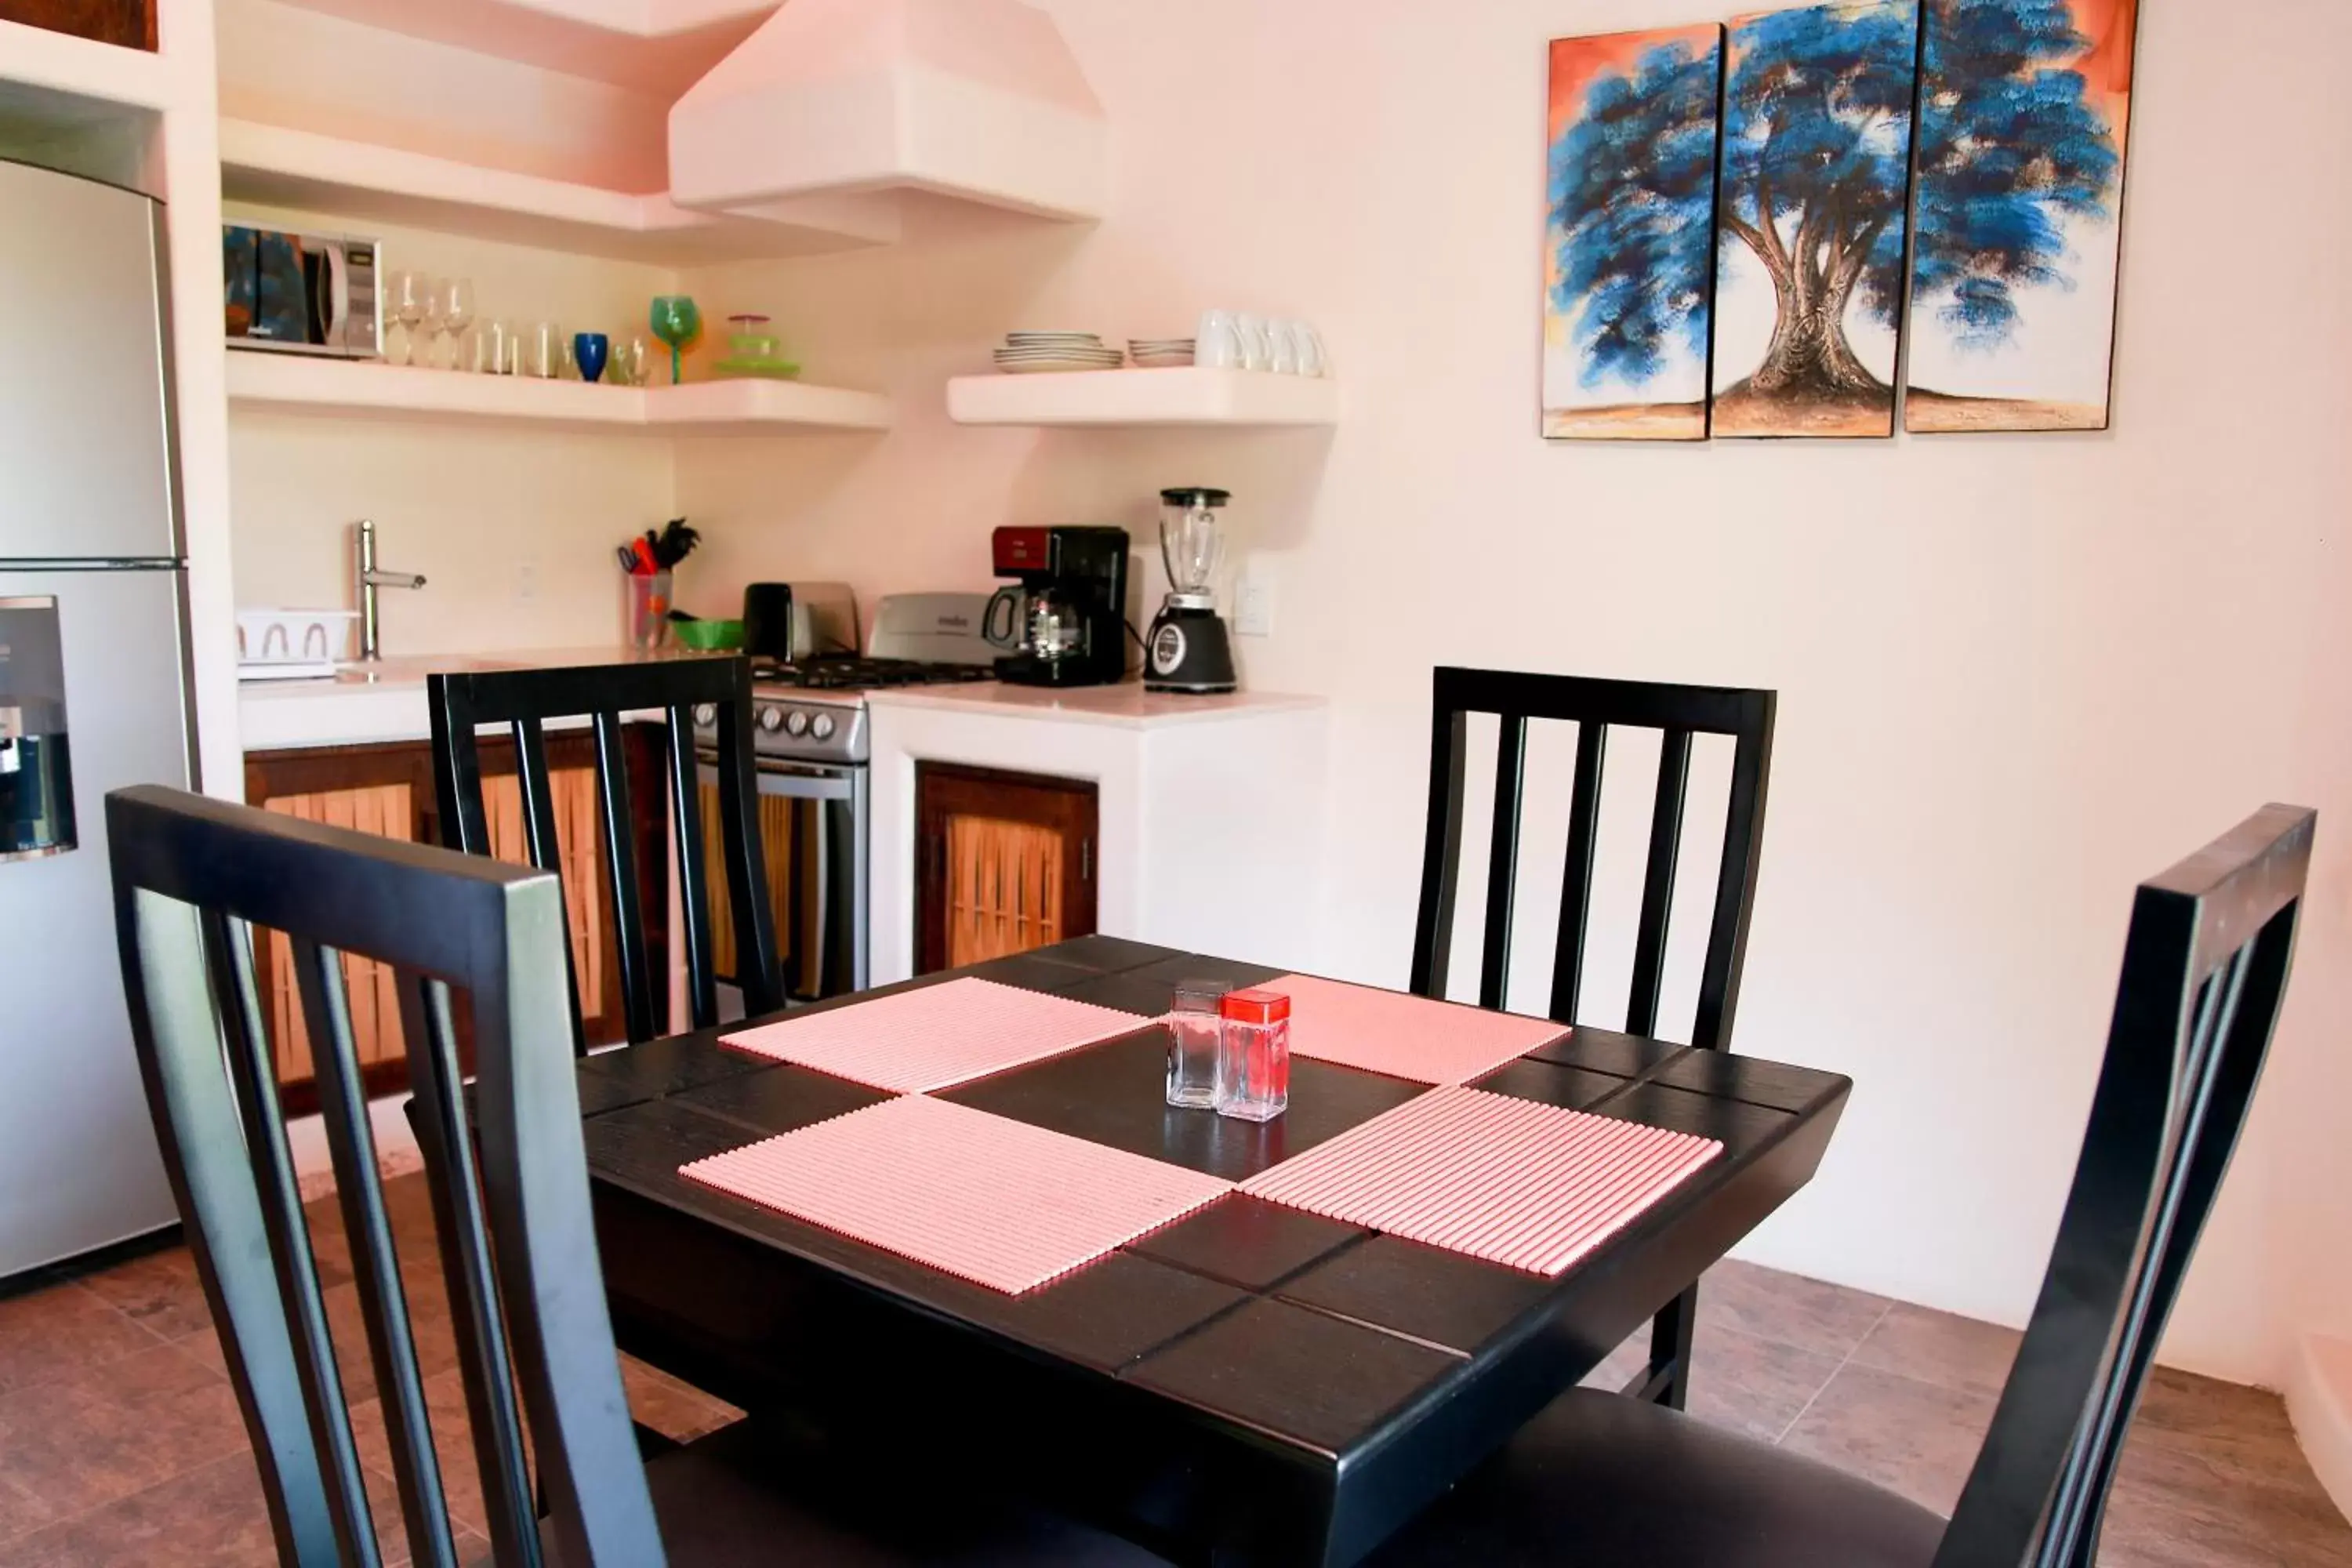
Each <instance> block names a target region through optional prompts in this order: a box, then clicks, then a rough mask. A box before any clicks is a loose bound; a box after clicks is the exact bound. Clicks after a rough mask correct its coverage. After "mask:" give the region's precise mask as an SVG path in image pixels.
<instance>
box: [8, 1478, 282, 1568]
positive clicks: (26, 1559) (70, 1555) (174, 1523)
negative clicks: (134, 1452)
mask: <svg viewBox="0 0 2352 1568" xmlns="http://www.w3.org/2000/svg"><path fill="white" fill-rule="evenodd" d="M0 1557H5V1560H6V1561H7V1562H8V1563H9V1564H11V1568H121V1564H125V1563H156V1564H163V1563H169V1564H171V1568H272V1565H273V1564H275V1563H277V1561H278V1551H277V1546H276V1543H275V1542H274V1541H273V1539H272V1537H271V1535H270V1533H269V1512H268V1506H267V1505H266V1504H265V1503H264V1502H263V1501H262V1498H261V1482H260V1479H259V1478H258V1477H257V1476H256V1474H255V1473H254V1468H253V1459H252V1457H251V1456H250V1455H247V1454H244V1453H238V1454H234V1455H231V1456H229V1457H227V1458H220V1459H215V1460H214V1461H213V1462H212V1463H210V1464H208V1465H205V1466H203V1467H201V1468H197V1469H194V1470H191V1471H189V1472H188V1473H186V1474H185V1475H182V1476H176V1477H174V1478H173V1479H170V1480H167V1481H163V1482H162V1483H160V1484H159V1485H155V1486H152V1487H149V1488H147V1489H145V1490H144V1491H140V1492H135V1493H133V1494H131V1496H129V1497H126V1498H124V1499H122V1500H120V1501H118V1502H115V1503H113V1504H111V1505H110V1506H108V1507H105V1508H101V1509H98V1510H95V1511H92V1512H89V1513H86V1514H83V1515H81V1516H80V1517H79V1518H76V1519H71V1520H68V1521H64V1522H63V1523H60V1524H57V1525H54V1526H52V1527H50V1528H49V1529H47V1530H43V1531H39V1532H37V1533H36V1534H33V1535H29V1536H26V1537H25V1538H24V1539H23V1540H21V1541H14V1542H8V1543H7V1545H6V1546H5V1549H0Z"/></svg>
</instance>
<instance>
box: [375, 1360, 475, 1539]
mask: <svg viewBox="0 0 2352 1568" xmlns="http://www.w3.org/2000/svg"><path fill="white" fill-rule="evenodd" d="M425 1417H426V1419H427V1420H428V1421H429V1422H430V1423H431V1424H432V1426H433V1451H434V1454H435V1456H436V1458H438V1459H439V1460H440V1464H441V1492H442V1497H443V1499H444V1500H445V1502H446V1506H447V1508H448V1510H449V1517H450V1519H451V1520H453V1521H456V1522H457V1524H459V1525H462V1526H464V1527H465V1528H466V1529H467V1530H470V1531H475V1532H476V1533H478V1534H479V1533H485V1532H487V1531H488V1525H487V1524H486V1522H485V1520H486V1518H487V1514H486V1511H485V1510H484V1509H483V1506H482V1474H481V1470H480V1468H479V1467H478V1466H477V1465H476V1464H475V1462H474V1445H473V1436H472V1431H473V1428H472V1427H471V1426H469V1425H468V1424H467V1419H466V1384H465V1375H464V1373H460V1372H458V1371H457V1369H456V1368H454V1367H453V1368H451V1369H450V1370H448V1371H446V1372H443V1373H436V1374H435V1375H433V1376H431V1377H428V1378H426V1379H425ZM352 1432H353V1434H354V1435H355V1436H357V1438H358V1440H359V1448H360V1460H361V1462H362V1464H365V1465H366V1466H368V1468H371V1469H373V1470H374V1471H376V1472H378V1473H379V1474H380V1475H381V1476H383V1477H384V1478H386V1479H385V1483H384V1492H383V1496H384V1504H383V1507H382V1508H380V1509H378V1510H377V1513H378V1518H379V1521H384V1520H396V1519H397V1518H398V1512H397V1510H398V1507H399V1504H398V1500H397V1493H396V1492H395V1491H394V1489H393V1488H392V1485H391V1482H390V1479H389V1478H390V1476H391V1475H392V1443H391V1439H390V1437H389V1436H387V1434H386V1432H385V1428H384V1420H383V1406H382V1405H380V1404H379V1403H378V1402H377V1401H375V1400H373V1399H371V1400H368V1401H366V1402H365V1403H364V1404H359V1405H353V1406H352ZM381 1531H382V1524H381V1523H379V1533H381Z"/></svg>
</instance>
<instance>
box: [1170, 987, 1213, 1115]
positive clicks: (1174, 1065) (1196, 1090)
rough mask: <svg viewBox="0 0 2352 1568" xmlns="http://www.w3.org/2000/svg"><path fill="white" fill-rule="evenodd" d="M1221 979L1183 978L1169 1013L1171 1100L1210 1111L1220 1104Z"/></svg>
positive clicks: (1174, 1102)
mask: <svg viewBox="0 0 2352 1568" xmlns="http://www.w3.org/2000/svg"><path fill="white" fill-rule="evenodd" d="M1224 994H1225V983H1224V982H1223V981H1222V980H1180V981H1178V982H1177V983H1176V1004H1175V1005H1174V1007H1172V1008H1171V1010H1170V1012H1169V1016H1168V1103H1169V1104H1171V1105H1178V1106H1182V1107H1184V1108H1185V1109H1186V1110H1211V1109H1213V1107H1214V1106H1215V1105H1216V1103H1217V1037H1218V1034H1219V1026H1218V1019H1217V1004H1218V1002H1219V1001H1220V1000H1222V999H1223V996H1224Z"/></svg>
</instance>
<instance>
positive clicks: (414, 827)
mask: <svg viewBox="0 0 2352 1568" xmlns="http://www.w3.org/2000/svg"><path fill="white" fill-rule="evenodd" d="M625 733H626V734H627V735H628V736H629V737H630V741H629V745H628V748H627V749H628V752H629V764H630V766H629V772H630V784H631V789H630V795H631V796H632V805H634V806H635V808H636V815H637V817H638V823H639V830H640V841H639V843H638V845H637V847H636V856H637V865H638V870H639V874H640V879H641V888H640V893H641V896H642V897H643V898H644V899H645V900H646V903H645V906H644V907H645V908H646V910H647V911H648V914H647V921H646V942H647V943H648V949H649V951H648V957H649V958H650V959H651V960H652V961H653V970H654V973H656V975H659V974H662V973H667V962H666V961H667V947H668V934H667V922H666V921H665V920H664V919H663V917H662V914H661V911H662V910H665V909H666V907H667V897H666V893H665V890H664V889H666V886H667V884H666V882H665V881H664V879H663V868H664V866H665V864H666V857H667V854H668V840H667V837H666V830H665V829H664V827H663V818H662V810H663V806H662V801H663V792H664V790H665V789H666V787H667V786H666V785H665V784H664V782H663V778H662V773H661V762H660V741H659V735H660V730H659V728H658V727H657V726H653V725H632V726H630V727H629V729H628V730H627V731H625ZM547 752H548V762H549V764H550V767H551V775H552V783H553V788H554V795H555V810H556V826H555V834H556V839H557V842H558V844H559V846H560V847H561V860H562V866H561V868H560V869H559V871H558V873H557V874H558V875H559V876H561V877H562V879H563V901H564V909H565V912H566V915H567V916H568V918H569V920H570V923H571V928H572V968H573V973H574V977H575V978H576V979H577V981H578V983H579V986H580V1011H581V1016H582V1021H583V1025H584V1026H585V1027H586V1029H587V1032H588V1037H589V1039H590V1040H591V1041H605V1040H617V1039H620V1038H622V1037H623V1036H624V1033H625V1026H624V1022H623V1016H622V1002H621V993H620V988H619V983H618V975H617V970H616V967H615V962H616V961H615V954H616V952H617V951H618V944H617V938H616V937H615V935H614V928H613V911H612V900H611V898H610V896H609V894H608V893H607V891H606V889H605V885H604V832H603V829H602V826H600V821H599V816H598V813H597V806H596V771H595V752H594V744H593V742H592V741H591V740H590V739H589V737H588V736H587V735H585V734H584V733H583V734H578V735H572V734H563V733H558V734H554V735H550V736H549V737H548V738H547ZM482 773H483V796H484V799H483V805H484V809H485V813H486V815H487V816H488V819H489V826H490V839H491V843H492V846H493V848H494V850H495V852H496V854H497V856H498V858H499V859H501V860H508V861H511V862H513V863H514V864H516V865H524V864H528V863H529V860H530V855H529V853H528V852H527V851H526V849H525V848H524V845H523V826H522V799H521V794H520V790H519V789H518V788H517V786H516V783H515V776H514V752H513V750H512V748H511V747H510V746H508V745H505V744H499V745H496V746H494V745H492V744H491V743H490V742H484V743H483V746H482ZM245 795H246V801H247V804H248V805H257V806H260V807H261V808H263V809H264V810H267V811H276V812H282V813H284V814H285V815H286V816H294V817H299V818H300V819H301V820H303V821H306V822H320V823H326V824H329V825H331V826H336V827H349V828H353V829H356V830H357V831H359V832H362V833H373V834H380V835H382V836H383V837H387V838H400V839H405V840H407V841H409V842H411V843H417V844H437V843H439V842H440V841H441V835H440V821H439V818H440V812H439V808H438V806H437V805H436V798H437V797H436V794H435V791H434V783H433V748H432V747H431V746H430V745H429V744H426V743H424V742H398V743H394V744H390V745H377V746H335V747H325V748H320V749H315V750H303V751H282V752H253V753H251V754H249V755H247V758H246V763H245ZM254 949H255V951H254V958H255V965H256V970H257V976H256V977H257V981H258V983H259V985H260V989H261V1010H262V1022H263V1025H264V1026H265V1027H266V1028H267V1029H268V1032H269V1039H270V1048H271V1052H272V1056H273V1059H274V1060H275V1061H276V1063H277V1067H278V1085H279V1092H280V1094H281V1096H282V1097H283V1100H284V1102H285V1106H286V1109H287V1110H288V1112H289V1114H296V1115H299V1114H302V1113H305V1112H307V1111H310V1110H314V1109H316V1108H317V1104H318V1087H317V1073H316V1069H315V1068H314V1066H313V1063H312V1061H311V1056H310V1033H309V1030H308V1029H306V1028H305V1027H304V1026H303V1021H302V1003H301V997H300V994H299V991H298V990H297V988H296V985H295V980H294V973H293V970H292V966H291V963H290V958H291V951H290V950H291V944H290V943H289V942H288V941H287V939H286V938H285V936H283V935H282V934H280V933H279V932H277V931H258V930H257V931H256V932H255V942H254ZM343 964H344V970H343V973H344V977H345V983H346V984H347V986H348V988H349V990H350V993H351V1012H352V1044H353V1047H355V1049H356V1051H357V1053H358V1056H359V1059H360V1068H361V1072H362V1077H363V1078H364V1079H365V1080H366V1083H367V1087H368V1092H369V1094H370V1095H371V1096H376V1095H385V1094H394V1093H400V1092H403V1091H404V1090H405V1089H407V1087H408V1062H407V1056H406V1052H405V1049H404V1047H403V1044H402V1041H401V1034H400V1009H399V998H398V995H397V994H396V992H395V991H394V985H393V979H392V976H391V974H390V973H389V972H388V971H386V970H384V969H383V967H382V966H381V965H379V964H375V963H370V962H369V961H367V960H365V959H359V958H351V957H346V958H345V959H344V961H343ZM461 1044H462V1042H461ZM467 1054H468V1055H470V1053H469V1052H468V1053H467ZM464 1065H465V1066H466V1068H467V1070H469V1071H470V1070H471V1068H472V1063H471V1061H470V1060H468V1061H467V1062H466V1063H465V1064H464Z"/></svg>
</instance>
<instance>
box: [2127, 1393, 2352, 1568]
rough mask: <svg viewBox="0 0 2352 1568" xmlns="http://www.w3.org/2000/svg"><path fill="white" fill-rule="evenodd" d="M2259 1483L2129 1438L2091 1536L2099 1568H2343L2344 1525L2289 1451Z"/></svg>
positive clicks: (2170, 1446)
mask: <svg viewBox="0 0 2352 1568" xmlns="http://www.w3.org/2000/svg"><path fill="white" fill-rule="evenodd" d="M2278 1458H2279V1460H2280V1462H2279V1464H2278V1465H2277V1467H2276V1468H2273V1469H2271V1470H2269V1471H2267V1472H2265V1473H2263V1474H2261V1475H2259V1476H2257V1475H2254V1474H2250V1473H2249V1472H2248V1471H2246V1470H2245V1469H2244V1468H2242V1466H2240V1465H2238V1464H2235V1463H2232V1462H2231V1461H2229V1460H2227V1459H2224V1460H2221V1461H2218V1462H2217V1461H2216V1460H2215V1459H2214V1458H2210V1457H2209V1455H2208V1454H2206V1453H2205V1452H2203V1451H2201V1450H2200V1449H2199V1448H2195V1447H2186V1446H2181V1445H2179V1444H2177V1443H2175V1442H2171V1441H2167V1440H2165V1439H2164V1438H2162V1437H2160V1436H2158V1434H2157V1433H2156V1432H2154V1431H2153V1430H2151V1429H2150V1428H2149V1427H2148V1426H2146V1425H2142V1426H2137V1427H2135V1428H2134V1430H2133V1434H2132V1438H2131V1441H2130V1443H2129V1444H2128V1445H2126V1447H2125V1449H2124V1458H2123V1463H2122V1465H2121V1466H2120V1467H2119V1468H2118V1471H2117V1474H2116V1488H2115V1492H2114V1495H2113V1497H2112V1498H2111V1499H2110V1500H2109V1503H2108V1509H2107V1525H2106V1530H2105V1533H2104V1534H2103V1535H2102V1536H2101V1538H2100V1551H2099V1563H2100V1564H2101V1568H2191V1565H2192V1564H2193V1565H2194V1568H2352V1525H2347V1523H2346V1522H2345V1521H2344V1518H2343V1516H2342V1515H2340V1514H2338V1513H2337V1512H2336V1509H2335V1506H2334V1505H2333V1504H2332V1503H2331V1502H2329V1500H2328V1499H2327V1494H2326V1493H2325V1492H2324V1491H2322V1490H2321V1489H2320V1488H2319V1482H2318V1481H2317V1480H2316V1479H2315V1478H2314V1477H2313V1476H2312V1474H2311V1470H2310V1468H2309V1466H2307V1465H2305V1463H2304V1461H2303V1456H2302V1455H2301V1453H2300V1452H2296V1451H2294V1450H2293V1449H2292V1448H2291V1447H2290V1449H2289V1451H2288V1452H2287V1453H2285V1454H2283V1455H2280V1456H2279V1457H2278Z"/></svg>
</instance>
